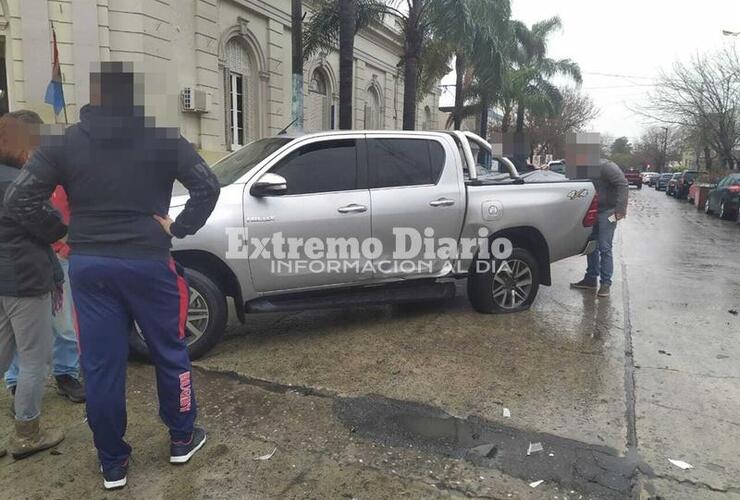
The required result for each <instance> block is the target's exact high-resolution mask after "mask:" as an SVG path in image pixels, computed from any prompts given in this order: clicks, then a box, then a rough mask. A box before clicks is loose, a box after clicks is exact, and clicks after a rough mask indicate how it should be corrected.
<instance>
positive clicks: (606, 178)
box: [570, 160, 629, 297]
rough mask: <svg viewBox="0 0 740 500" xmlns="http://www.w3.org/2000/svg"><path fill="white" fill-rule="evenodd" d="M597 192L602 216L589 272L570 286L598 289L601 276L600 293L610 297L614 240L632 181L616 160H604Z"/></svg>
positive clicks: (597, 179) (589, 259) (600, 167)
mask: <svg viewBox="0 0 740 500" xmlns="http://www.w3.org/2000/svg"><path fill="white" fill-rule="evenodd" d="M594 185H595V186H596V192H597V194H598V195H599V216H598V222H597V224H596V228H595V229H596V235H595V236H596V239H597V243H598V244H597V248H596V250H594V251H593V252H591V253H590V254H588V257H587V260H588V267H587V269H586V276H584V278H583V279H582V280H581V281H579V282H577V283H571V285H570V286H571V288H585V289H596V287H597V286H598V284H599V280H601V286H599V291H598V292H597V295H598V296H599V297H608V296H609V294H610V291H611V285H612V275H613V274H614V258H613V256H612V240H613V239H614V231H615V230H616V229H617V222H618V221H620V220H622V219H624V218H625V217H626V215H627V197H628V195H629V185H628V184H627V179H626V178H625V177H624V172H622V169H621V168H619V166H618V165H617V164H616V163H614V162H613V161H609V160H601V162H600V165H599V176H598V178H596V179H594Z"/></svg>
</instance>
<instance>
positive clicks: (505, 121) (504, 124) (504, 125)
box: [501, 104, 511, 133]
mask: <svg viewBox="0 0 740 500" xmlns="http://www.w3.org/2000/svg"><path fill="white" fill-rule="evenodd" d="M510 126H511V105H509V104H505V105H504V113H503V116H502V117H501V132H502V133H506V132H508V131H509V127H510Z"/></svg>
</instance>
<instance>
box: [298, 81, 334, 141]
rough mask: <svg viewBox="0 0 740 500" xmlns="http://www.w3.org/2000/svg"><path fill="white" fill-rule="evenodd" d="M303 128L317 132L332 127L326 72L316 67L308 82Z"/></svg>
mask: <svg viewBox="0 0 740 500" xmlns="http://www.w3.org/2000/svg"><path fill="white" fill-rule="evenodd" d="M306 108H307V109H306V119H305V123H304V128H305V130H306V131H307V132H318V131H321V130H329V129H331V128H333V124H332V120H331V116H332V106H331V87H330V85H329V78H328V77H327V75H326V72H325V71H324V70H323V69H321V68H316V69H315V70H314V71H313V73H312V74H311V79H310V80H309V82H308V102H307V103H306Z"/></svg>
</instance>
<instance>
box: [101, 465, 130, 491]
mask: <svg viewBox="0 0 740 500" xmlns="http://www.w3.org/2000/svg"><path fill="white" fill-rule="evenodd" d="M100 472H102V473H103V487H104V488H105V489H106V490H117V489H119V488H123V487H124V486H126V475H127V474H128V460H126V461H125V462H124V463H123V464H121V465H116V466H113V467H111V468H110V469H108V470H107V471H104V470H103V466H102V465H101V466H100Z"/></svg>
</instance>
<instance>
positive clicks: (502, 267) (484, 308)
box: [468, 248, 540, 314]
mask: <svg viewBox="0 0 740 500" xmlns="http://www.w3.org/2000/svg"><path fill="white" fill-rule="evenodd" d="M539 286H540V271H539V266H538V265H537V259H535V257H534V256H533V255H532V253H531V252H530V251H529V250H525V249H524V248H514V250H513V251H512V252H511V255H510V256H509V257H508V258H507V259H504V260H496V261H493V260H492V261H476V262H474V263H473V269H472V270H471V272H470V276H469V277H468V299H469V300H470V303H471V304H472V305H473V309H475V310H476V311H478V312H481V313H487V314H491V313H511V312H518V311H524V310H526V309H529V307H530V306H531V305H532V302H534V299H535V297H537V291H538V289H539Z"/></svg>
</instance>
